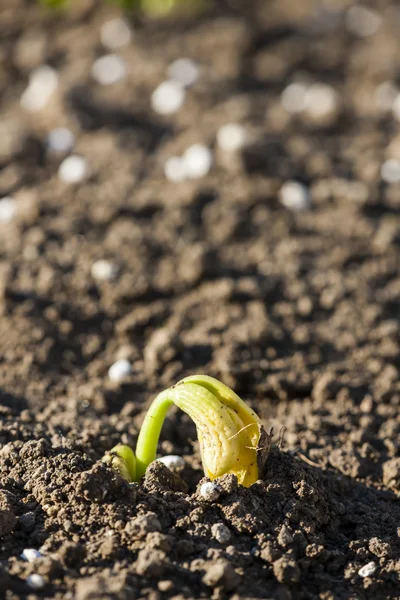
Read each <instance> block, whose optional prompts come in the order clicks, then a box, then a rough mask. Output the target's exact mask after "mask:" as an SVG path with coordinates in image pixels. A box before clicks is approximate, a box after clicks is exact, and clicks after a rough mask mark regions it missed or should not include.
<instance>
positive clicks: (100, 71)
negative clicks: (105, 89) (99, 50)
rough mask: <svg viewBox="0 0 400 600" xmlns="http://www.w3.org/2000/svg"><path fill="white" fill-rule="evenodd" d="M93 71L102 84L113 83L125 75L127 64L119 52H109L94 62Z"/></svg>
mask: <svg viewBox="0 0 400 600" xmlns="http://www.w3.org/2000/svg"><path fill="white" fill-rule="evenodd" d="M91 73H92V77H93V79H95V80H96V81H97V83H100V85H112V84H113V83H117V82H118V81H120V80H121V79H123V78H124V77H125V75H126V65H125V62H124V61H123V60H122V58H121V57H120V56H118V55H117V54H107V55H106V56H102V57H101V58H98V59H97V60H96V61H95V62H94V63H93V65H92V70H91Z"/></svg>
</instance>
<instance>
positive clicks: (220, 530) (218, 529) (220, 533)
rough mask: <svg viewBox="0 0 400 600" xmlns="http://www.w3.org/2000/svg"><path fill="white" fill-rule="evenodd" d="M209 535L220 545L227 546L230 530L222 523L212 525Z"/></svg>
mask: <svg viewBox="0 0 400 600" xmlns="http://www.w3.org/2000/svg"><path fill="white" fill-rule="evenodd" d="M211 534H212V536H213V537H214V538H215V539H216V540H217V542H219V543H220V544H227V543H228V542H229V540H230V539H231V532H230V529H229V528H228V527H227V526H226V525H224V524H223V523H214V525H213V526H212V527H211Z"/></svg>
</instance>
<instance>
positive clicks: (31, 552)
mask: <svg viewBox="0 0 400 600" xmlns="http://www.w3.org/2000/svg"><path fill="white" fill-rule="evenodd" d="M42 556H43V555H42V554H41V553H40V552H39V550H36V549H35V548H25V550H23V552H22V553H21V558H22V559H23V560H26V561H27V562H34V561H35V560H36V559H38V558H42Z"/></svg>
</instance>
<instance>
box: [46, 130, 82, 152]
mask: <svg viewBox="0 0 400 600" xmlns="http://www.w3.org/2000/svg"><path fill="white" fill-rule="evenodd" d="M74 143H75V136H74V134H73V133H72V131H70V130H69V129H67V128H66V127H56V128H55V129H52V131H50V133H49V135H48V136H47V149H48V151H49V152H59V153H67V152H70V150H72V148H73V146H74Z"/></svg>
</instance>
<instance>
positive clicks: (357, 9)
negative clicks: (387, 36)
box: [346, 5, 382, 37]
mask: <svg viewBox="0 0 400 600" xmlns="http://www.w3.org/2000/svg"><path fill="white" fill-rule="evenodd" d="M381 23H382V17H381V16H380V15H379V14H378V13H377V12H376V11H374V10H372V9H371V8H368V7H367V6H360V5H355V6H351V7H350V8H349V9H348V11H347V13H346V27H347V29H348V31H350V32H351V33H354V34H355V35H357V36H359V37H369V36H371V35H374V33H376V32H377V31H378V29H379V27H380V26H381Z"/></svg>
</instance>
